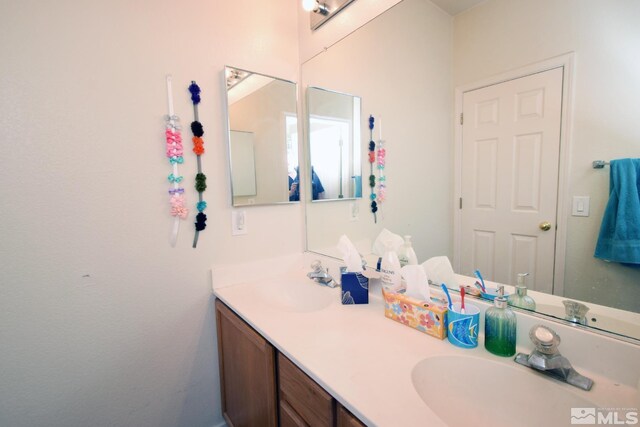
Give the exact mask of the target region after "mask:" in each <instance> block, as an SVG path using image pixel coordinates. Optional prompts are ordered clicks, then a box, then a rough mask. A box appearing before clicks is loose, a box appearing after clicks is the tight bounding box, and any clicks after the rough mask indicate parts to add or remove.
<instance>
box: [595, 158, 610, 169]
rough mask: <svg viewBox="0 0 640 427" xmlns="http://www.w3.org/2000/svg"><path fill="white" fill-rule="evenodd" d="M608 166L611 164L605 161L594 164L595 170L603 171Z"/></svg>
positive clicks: (596, 161) (597, 161)
mask: <svg viewBox="0 0 640 427" xmlns="http://www.w3.org/2000/svg"><path fill="white" fill-rule="evenodd" d="M608 164H609V162H605V161H604V160H594V161H593V163H592V165H593V168H594V169H602V168H604V167H605V166H606V165H608Z"/></svg>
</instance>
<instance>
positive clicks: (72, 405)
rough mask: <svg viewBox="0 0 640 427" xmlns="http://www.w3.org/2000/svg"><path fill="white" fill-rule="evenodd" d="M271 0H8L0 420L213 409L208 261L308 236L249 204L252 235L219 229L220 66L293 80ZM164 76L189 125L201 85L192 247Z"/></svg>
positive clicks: (1, 30)
mask: <svg viewBox="0 0 640 427" xmlns="http://www.w3.org/2000/svg"><path fill="white" fill-rule="evenodd" d="M282 3H283V4H282V5H281V7H273V5H272V4H270V2H256V1H252V0H237V1H233V2H213V1H193V0H186V1H183V2H171V1H166V0H157V1H147V0H136V1H124V0H114V1H98V0H90V1H80V0H76V1H71V0H60V1H56V2H43V1H35V0H24V1H19V2H3V7H2V14H1V15H0V56H1V57H2V61H0V125H1V126H2V129H3V131H2V132H3V135H2V138H1V139H2V148H3V150H4V153H3V155H2V159H3V167H2V168H1V169H0V179H1V181H2V186H0V198H1V199H2V204H1V209H0V212H1V218H2V221H0V236H2V237H1V238H0V239H1V240H0V272H1V274H2V276H1V279H0V282H1V285H0V343H1V344H0V425H2V426H11V427H14V426H29V427H35V426H48V427H54V426H64V427H70V426H88V425H91V426H106V425H109V426H153V427H157V426H211V425H215V424H218V423H220V422H221V421H222V418H221V414H220V400H219V392H218V388H219V385H218V366H217V350H216V342H215V321H214V316H213V309H212V301H211V284H210V276H209V268H210V265H212V264H213V263H219V264H224V263H233V262H237V261H243V260H249V259H257V258H261V257H265V256H268V255H273V254H285V253H291V252H299V251H300V250H301V249H302V247H303V225H302V208H301V207H300V206H294V205H291V206H277V207H264V208H262V207H255V208H249V209H247V226H248V228H249V234H248V235H246V236H239V237H232V236H231V233H230V228H231V226H230V222H231V221H230V217H231V213H230V212H231V208H230V194H229V184H228V166H227V160H226V136H225V133H224V112H223V98H222V97H223V93H224V92H223V86H222V77H221V71H222V69H223V66H224V65H225V64H229V65H234V66H237V67H240V68H245V69H249V70H255V71H258V72H262V73H265V74H270V75H274V76H279V77H282V78H285V79H290V80H294V81H296V80H297V76H298V43H297V37H298V35H297V28H298V27H297V5H296V2H295V1H294V0H287V1H285V2H282ZM168 73H171V74H173V80H174V98H175V107H176V113H177V114H179V115H180V116H181V117H182V119H183V121H184V122H185V123H186V124H188V123H189V122H190V121H191V120H192V108H191V105H190V100H189V98H188V92H187V91H186V87H187V85H188V84H189V82H190V81H191V80H192V79H195V80H197V82H198V83H199V85H200V86H201V88H202V91H203V92H202V96H203V102H202V105H201V108H200V117H201V122H202V123H203V125H204V128H205V135H204V140H205V147H206V149H207V152H206V154H205V155H204V157H203V167H204V172H205V173H206V174H207V176H208V184H209V188H208V190H207V191H206V193H205V198H206V200H207V201H208V202H209V208H208V210H207V211H206V212H207V214H208V216H209V221H208V228H207V229H206V230H205V231H204V232H203V233H202V234H201V237H200V244H199V246H198V249H197V250H193V249H192V248H191V241H192V239H193V224H192V222H193V214H192V215H191V216H190V218H189V221H187V222H184V223H183V225H182V228H181V232H180V236H179V240H178V243H177V247H176V248H175V249H172V248H170V246H169V244H168V235H169V229H170V223H171V220H170V217H169V216H168V197H167V194H166V190H167V188H168V183H167V181H166V176H167V175H168V174H169V172H170V169H169V165H168V163H167V160H166V158H165V157H164V153H163V151H164V141H163V120H162V116H163V115H164V114H166V111H167V107H166V94H165V75H166V74H168ZM184 135H185V136H186V140H187V144H186V147H187V148H188V149H190V147H189V145H190V136H191V135H190V131H189V130H188V129H185V132H184ZM186 161H187V162H186V163H185V165H184V166H183V168H182V172H183V173H184V175H185V177H186V186H187V187H188V188H189V189H188V191H187V201H188V202H190V203H191V204H193V203H194V201H195V200H196V193H195V190H193V189H192V183H193V177H194V175H195V160H194V156H193V154H192V153H191V152H190V151H189V152H188V153H187V154H186ZM259 224H269V227H260V226H259ZM85 275H88V276H89V277H85Z"/></svg>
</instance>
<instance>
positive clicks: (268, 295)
mask: <svg viewBox="0 0 640 427" xmlns="http://www.w3.org/2000/svg"><path fill="white" fill-rule="evenodd" d="M256 296H257V297H258V298H260V300H261V301H262V302H264V304H265V305H266V306H268V307H271V308H273V309H275V310H280V311H286V312H301V313H304V312H311V311H318V310H322V309H323V308H326V307H328V306H329V305H331V304H332V303H335V302H337V301H339V298H340V292H339V290H338V289H331V288H328V287H326V286H321V285H319V284H317V283H314V282H312V281H311V280H308V281H301V280H297V279H282V280H269V281H266V282H265V283H263V284H261V285H260V286H259V287H258V291H257V293H256Z"/></svg>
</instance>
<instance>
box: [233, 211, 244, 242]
mask: <svg viewBox="0 0 640 427" xmlns="http://www.w3.org/2000/svg"><path fill="white" fill-rule="evenodd" d="M242 234H247V214H246V212H245V211H244V210H233V211H231V235H232V236H239V235H242Z"/></svg>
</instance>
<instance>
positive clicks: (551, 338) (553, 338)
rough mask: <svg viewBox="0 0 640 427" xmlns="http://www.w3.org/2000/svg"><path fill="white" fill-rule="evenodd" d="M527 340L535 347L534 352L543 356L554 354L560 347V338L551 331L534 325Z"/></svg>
mask: <svg viewBox="0 0 640 427" xmlns="http://www.w3.org/2000/svg"><path fill="white" fill-rule="evenodd" d="M529 338H531V341H532V342H533V344H534V345H535V346H536V350H538V351H539V352H540V353H543V354H554V353H556V352H557V351H558V346H559V345H560V336H559V335H558V334H556V333H555V331H554V330H553V329H550V328H547V327H546V326H542V325H535V326H534V327H533V328H531V330H530V331H529Z"/></svg>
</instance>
